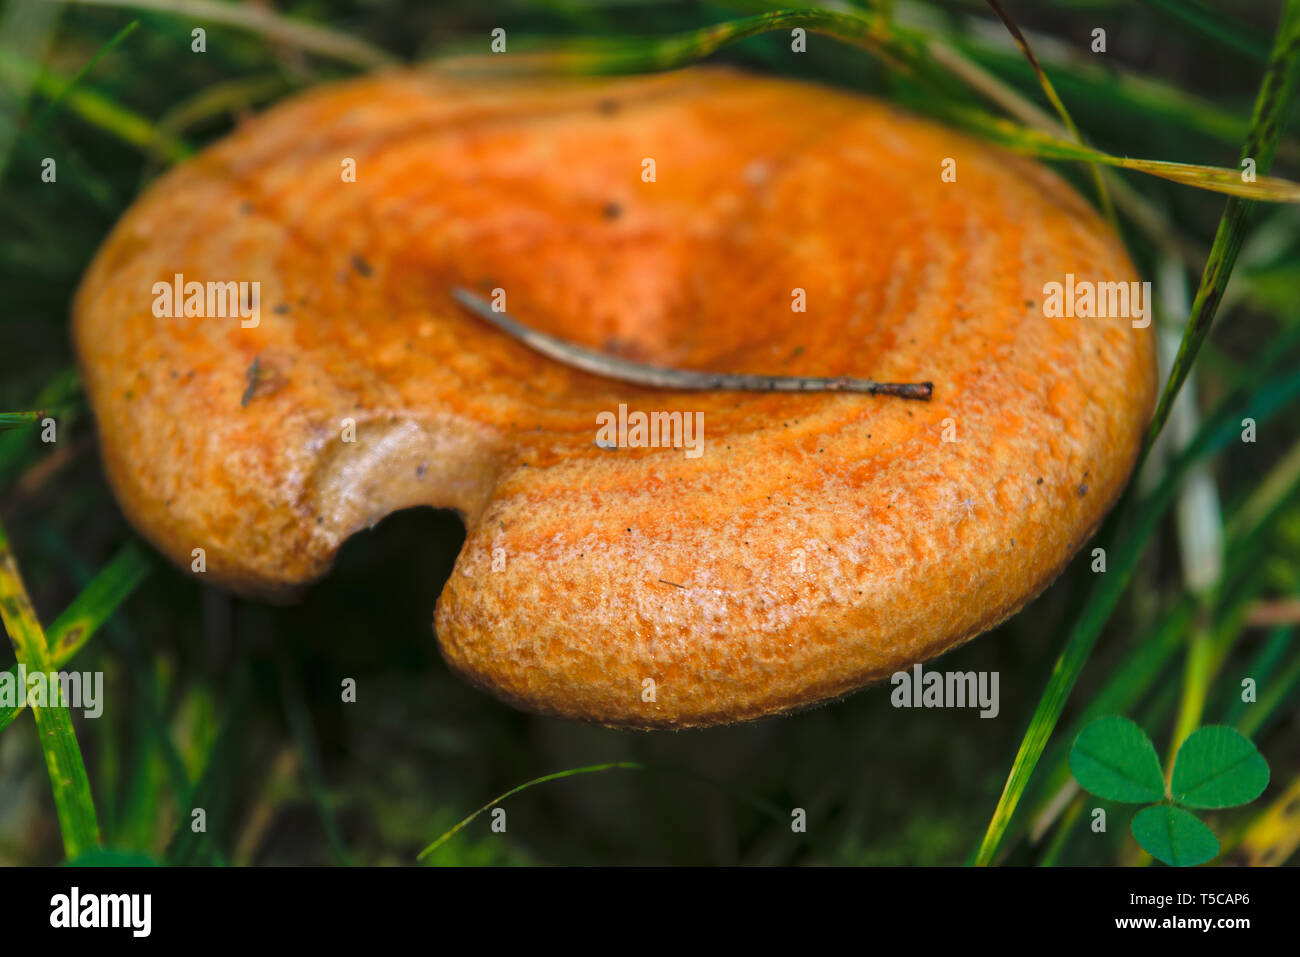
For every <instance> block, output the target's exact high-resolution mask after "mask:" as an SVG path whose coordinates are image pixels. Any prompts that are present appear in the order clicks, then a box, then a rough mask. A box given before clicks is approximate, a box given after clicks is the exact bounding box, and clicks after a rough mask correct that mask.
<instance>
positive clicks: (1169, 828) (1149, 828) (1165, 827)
mask: <svg viewBox="0 0 1300 957" xmlns="http://www.w3.org/2000/svg"><path fill="white" fill-rule="evenodd" d="M1132 831H1133V836H1134V837H1135V838H1137V842H1138V843H1139V844H1141V845H1142V848H1143V850H1145V851H1146V852H1147V853H1148V854H1150V855H1151V856H1152V857H1154V858H1156V859H1157V860H1161V861H1164V862H1165V863H1166V864H1169V865H1171V866H1173V867H1192V866H1194V865H1196V864H1204V863H1205V862H1206V861H1212V860H1214V859H1215V858H1216V857H1218V856H1219V839H1218V838H1217V837H1215V836H1214V832H1213V831H1211V830H1210V829H1209V828H1208V827H1206V826H1205V824H1203V823H1202V822H1201V820H1200V818H1198V817H1197V816H1196V815H1195V814H1193V813H1192V812H1191V811H1187V810H1184V809H1183V808H1180V807H1176V806H1174V805H1172V804H1156V805H1154V806H1152V807H1144V808H1143V809H1142V810H1140V811H1138V812H1137V814H1135V815H1134V816H1133V824H1132Z"/></svg>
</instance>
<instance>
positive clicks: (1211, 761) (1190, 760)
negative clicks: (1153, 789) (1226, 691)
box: [1170, 725, 1268, 808]
mask: <svg viewBox="0 0 1300 957" xmlns="http://www.w3.org/2000/svg"><path fill="white" fill-rule="evenodd" d="M1266 787H1268V762H1267V761H1265V760H1264V756H1263V755H1262V754H1260V753H1259V751H1258V749H1256V747H1255V745H1253V744H1252V743H1251V741H1250V739H1249V738H1248V737H1246V736H1245V735H1244V734H1242V733H1241V732H1239V731H1237V730H1235V729H1233V728H1228V727H1225V726H1223V725H1211V726H1210V727H1208V728H1201V729H1200V730H1199V731H1196V732H1194V733H1193V734H1191V735H1189V736H1188V738H1187V740H1186V741H1184V742H1183V746H1182V747H1181V748H1179V749H1178V758H1177V759H1176V760H1175V761H1174V774H1173V779H1172V781H1171V782H1170V790H1171V792H1172V794H1173V798H1174V800H1175V801H1177V802H1178V803H1179V804H1184V805H1186V806H1187V807H1200V808H1221V807H1236V806H1237V805H1238V804H1249V803H1250V802H1251V801H1253V800H1255V798H1257V797H1259V796H1260V795H1261V794H1263V793H1264V788H1266Z"/></svg>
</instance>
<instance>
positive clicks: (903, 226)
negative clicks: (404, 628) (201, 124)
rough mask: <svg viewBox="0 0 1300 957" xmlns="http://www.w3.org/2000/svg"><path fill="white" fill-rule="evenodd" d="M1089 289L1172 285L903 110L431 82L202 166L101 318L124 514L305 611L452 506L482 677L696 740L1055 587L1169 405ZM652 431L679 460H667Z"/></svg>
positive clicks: (1120, 326) (280, 125)
mask: <svg viewBox="0 0 1300 957" xmlns="http://www.w3.org/2000/svg"><path fill="white" fill-rule="evenodd" d="M946 159H952V160H954V161H955V163H956V169H957V170H958V176H957V181H956V182H955V183H954V182H945V181H943V179H942V178H941V176H940V169H941V163H942V162H943V161H944V160H946ZM647 160H650V161H651V162H650V163H648V164H647V162H646V161H647ZM349 170H351V172H352V174H353V175H351V176H349V175H348V172H349ZM648 170H651V171H652V172H653V175H649V176H648V175H647V171H648ZM1067 276H1074V277H1087V278H1088V279H1090V280H1110V281H1123V282H1126V281H1130V280H1132V279H1134V278H1135V277H1134V275H1133V270H1132V267H1131V265H1130V264H1129V262H1128V260H1127V258H1126V257H1125V254H1124V252H1123V250H1122V248H1121V246H1120V244H1119V242H1118V240H1117V239H1116V237H1115V236H1114V235H1113V234H1111V233H1110V232H1109V231H1108V230H1107V229H1106V228H1105V226H1104V225H1103V224H1102V223H1101V222H1100V221H1099V220H1098V218H1097V217H1096V216H1095V215H1094V213H1093V212H1092V211H1091V210H1090V209H1089V208H1088V206H1087V205H1086V204H1085V203H1084V202H1083V201H1082V200H1080V199H1079V197H1078V196H1077V195H1076V194H1075V193H1073V192H1072V191H1071V190H1070V189H1069V188H1068V187H1067V186H1065V185H1064V184H1063V183H1062V182H1061V181H1060V180H1059V179H1058V178H1057V177H1056V176H1055V175H1053V174H1052V173H1050V172H1049V171H1047V170H1046V169H1044V168H1043V167H1041V166H1039V165H1037V164H1035V163H1033V162H1030V161H1027V160H1024V159H1021V158H1017V157H1013V156H1010V155H1008V154H1006V153H1003V152H1001V151H998V150H995V149H993V148H990V147H988V146H985V145H982V144H979V143H976V142H973V141H971V140H969V139H966V138H964V137H962V136H960V135H958V134H956V133H954V132H952V131H950V130H947V129H943V128H941V127H938V126H935V125H932V124H929V123H926V122H923V121H920V120H917V119H915V118H912V117H910V116H908V115H906V114H903V113H900V112H898V111H897V110H895V109H893V108H891V107H889V106H887V105H884V104H881V103H878V102H875V101H873V100H870V99H865V98H862V97H858V96H854V95H850V94H846V93H840V92H836V91H832V90H828V89H824V88H821V87H818V86H813V85H809V84H804V83H795V82H788V81H784V80H778V79H770V78H763V77H757V76H749V75H744V74H740V73H735V72H730V71H725V70H717V69H694V70H687V71H682V72H679V73H673V74H667V75H660V76H654V77H643V78H630V79H618V80H604V81H599V82H593V81H573V80H548V81H538V80H535V79H530V80H528V81H527V82H501V83H495V84H493V83H486V84H485V83H483V82H482V81H481V80H480V81H476V82H475V83H473V84H461V83H458V82H456V81H453V80H449V79H446V78H436V77H434V76H433V75H431V74H428V73H425V72H420V71H410V72H401V73H394V74H389V75H385V76H381V77H376V78H370V79H364V80H360V81H356V82H351V83H347V84H344V85H341V86H337V87H330V88H325V89H321V90H317V91H314V92H311V93H309V94H307V95H304V96H300V97H298V98H296V99H294V100H292V101H290V102H288V103H286V104H284V105H282V106H279V107H277V108H275V109H274V110H272V111H270V112H269V113H267V114H266V115H264V116H263V117H261V118H260V119H258V120H257V121H255V122H253V123H250V124H248V126H247V127H246V128H243V129H241V130H240V131H238V132H237V133H235V134H234V135H232V136H230V137H229V138H227V139H225V140H223V141H222V142H220V143H218V144H216V145H215V146H214V147H212V148H210V149H209V150H207V151H206V152H204V153H203V154H201V155H200V156H198V157H197V158H195V159H194V160H192V161H189V162H187V163H184V164H182V165H181V166H179V167H178V168H176V169H175V170H173V171H172V172H171V173H170V174H168V175H167V176H166V177H164V178H163V179H162V180H161V181H159V182H158V183H157V184H156V185H154V186H153V187H152V188H151V189H150V190H149V192H148V193H147V194H146V195H145V196H144V197H142V198H141V199H140V200H139V201H138V202H137V203H136V204H135V205H134V206H133V207H132V208H131V209H130V210H129V211H128V213H127V214H126V215H125V216H124V217H123V219H122V221H121V222H120V223H119V224H118V226H117V227H116V229H115V230H114V232H113V234H112V236H111V237H110V238H109V239H108V241H107V242H106V243H105V245H104V247H103V249H102V250H101V251H100V253H99V255H98V256H97V258H96V260H95V262H94V263H93V265H92V266H91V268H90V270H89V272H88V273H87V275H86V277H85V280H84V282H83V284H82V287H81V290H80V292H79V295H78V298H77V302H76V307H75V319H74V333H75V338H76V343H77V348H78V352H79V355H80V359H81V365H82V369H83V372H84V376H85V380H86V384H87V389H88V391H89V395H90V398H91V402H92V405H93V407H94V410H95V413H96V416H97V419H98V423H99V429H100V436H101V440H102V448H103V453H104V461H105V466H106V469H107V472H108V475H109V478H110V481H111V483H112V485H113V488H114V490H115V492H116V494H117V497H118V500H119V501H120V502H121V504H122V507H123V509H124V510H125V512H126V514H127V515H128V517H129V518H130V519H131V520H132V522H133V523H134V524H135V525H136V526H137V527H138V528H139V529H140V531H141V532H142V533H143V534H144V535H146V536H147V537H148V538H149V539H150V540H151V541H153V542H154V543H155V544H156V545H157V546H158V547H159V548H160V549H161V550H162V551H163V552H164V553H166V554H167V555H168V556H170V557H171V558H172V559H173V560H174V561H176V562H177V563H179V564H181V565H182V567H186V568H188V567H191V565H192V562H193V555H194V554H195V551H194V550H195V549H203V554H204V556H205V561H206V574H207V575H208V576H209V577H210V578H212V579H216V580H217V581H218V582H221V583H223V584H225V585H227V586H229V587H231V588H233V589H236V590H238V591H241V592H245V593H249V594H255V595H263V596H280V597H283V596H285V595H289V594H292V593H293V592H294V591H295V590H296V589H299V588H301V587H302V586H303V585H305V584H306V583H308V582H310V581H312V580H314V579H316V578H318V577H320V576H321V575H322V574H324V573H325V572H326V571H327V570H328V568H329V566H330V563H331V562H332V560H333V558H334V556H335V554H336V552H337V550H338V548H339V546H340V544H341V543H342V542H343V540H344V539H346V538H347V537H348V536H349V535H351V534H352V533H353V532H354V531H356V530H358V529H360V528H364V527H366V526H368V525H370V524H372V523H374V522H375V521H377V520H378V519H379V518H381V517H382V516H384V515H386V514H388V513H390V512H392V511H394V510H396V509H401V508H405V507H409V506H414V505H432V506H436V507H440V508H453V509H456V510H458V511H459V512H460V513H461V515H462V516H463V517H464V519H465V523H466V528H467V535H466V541H465V545H464V549H463V551H462V553H461V555H460V556H459V559H458V561H457V563H456V566H455V569H454V571H453V572H452V575H451V578H450V580H449V581H448V582H447V584H446V586H445V588H444V589H443V592H442V594H441V596H440V597H439V599H438V603H437V613H436V629H437V634H438V639H439V641H440V642H441V645H442V648H443V651H444V654H445V656H446V659H447V661H448V663H449V664H450V665H451V666H452V667H453V668H454V669H455V670H457V671H458V672H459V673H461V674H462V675H464V676H465V677H467V678H468V679H469V680H471V681H473V682H475V683H476V684H478V685H480V686H482V687H484V688H486V689H488V690H489V691H491V692H492V693H494V694H496V695H498V696H499V697H501V698H503V699H505V700H507V701H509V702H511V703H513V704H516V705H518V706H520V707H523V708H528V709H530V710H534V711H538V712H542V713H546V714H555V715H563V716H566V717H571V718H577V719H582V720H587V721H596V722H602V723H605V724H611V725H622V726H632V727H684V726H691V725H704V724H713V723H720V722H727V721H735V720H740V719H747V718H754V717H759V716H761V715H766V714H771V713H774V712H779V711H784V710H788V709H792V708H797V707H801V706H805V705H809V704H813V703H816V702H819V701H824V700H827V699H829V698H833V697H836V696H838V695H842V694H844V693H846V692H848V691H851V690H853V689H855V688H858V687H861V686H862V685H864V684H867V683H869V682H871V681H874V680H877V679H880V678H882V677H886V676H888V675H889V674H890V673H892V672H894V671H896V670H898V669H900V668H905V667H907V666H909V665H911V664H912V663H914V662H916V661H919V660H923V659H926V658H929V657H931V656H933V655H936V654H939V653H940V652H942V651H944V650H946V649H948V648H951V647H953V646H954V645H956V644H959V643H961V642H963V641H965V640H967V639H969V638H970V637H972V636H974V635H976V634H978V633H979V632H981V631H983V630H985V629H987V628H989V627H991V626H992V625H994V624H996V623H997V622H999V621H1001V620H1002V619H1004V618H1006V617H1007V616H1008V615H1010V614H1012V613H1013V612H1014V611H1016V610H1017V609H1018V608H1020V607H1021V606H1022V605H1023V604H1024V603H1025V602H1026V601H1027V600H1028V599H1029V598H1031V597H1032V596H1034V595H1035V594H1037V593H1038V592H1039V591H1040V590H1041V589H1042V588H1043V587H1045V586H1046V585H1047V584H1048V583H1049V582H1050V581H1051V580H1052V579H1053V577H1054V576H1055V575H1056V574H1057V573H1058V572H1059V570H1060V569H1061V568H1062V567H1063V565H1064V564H1065V562H1066V561H1067V560H1068V559H1069V557H1070V556H1071V555H1072V554H1073V553H1074V552H1075V551H1076V550H1077V549H1078V548H1079V546H1080V545H1081V544H1082V543H1083V542H1084V541H1085V540H1086V539H1087V537H1088V535H1089V534H1090V533H1091V531H1092V530H1093V528H1094V527H1095V526H1096V524H1097V523H1098V522H1099V521H1100V519H1101V517H1102V516H1103V515H1104V513H1105V512H1106V511H1107V509H1108V508H1109V507H1110V505H1111V504H1112V503H1113V502H1114V500H1115V498H1116V497H1117V496H1118V494H1119V492H1120V490H1121V488H1122V486H1123V484H1124V483H1125V481H1126V480H1127V477H1128V474H1129V472H1130V470H1131V469H1132V466H1133V463H1134V461H1135V458H1136V455H1137V449H1138V444H1139V440H1140V435H1141V431H1142V427H1143V425H1144V424H1145V422H1146V420H1147V419H1148V417H1149V415H1150V411H1151V406H1152V403H1153V397H1154V388H1155V367H1154V353H1153V347H1152V339H1151V335H1150V332H1149V330H1145V329H1139V328H1134V325H1133V323H1131V322H1130V321H1129V320H1128V319H1126V318H1107V319H1098V318H1091V319H1090V318H1076V317H1070V318H1066V317H1062V316H1059V315H1050V316H1049V315H1045V314H1044V308H1043V289H1044V286H1045V284H1046V283H1048V282H1051V281H1064V280H1065V278H1066V277H1067ZM176 277H183V279H184V281H185V282H198V283H200V284H207V283H211V282H241V281H242V282H248V283H250V284H251V283H259V284H260V285H259V286H258V287H257V288H258V289H259V290H260V297H259V298H260V312H259V315H258V321H257V322H256V323H255V324H252V323H250V322H248V321H247V320H245V321H243V322H241V321H240V320H239V319H238V318H232V317H229V316H227V317H225V318H223V317H220V316H186V315H180V316H174V317H171V318H166V317H162V318H160V317H159V316H156V315H155V314H154V310H152V309H151V301H152V300H151V292H152V290H153V288H154V285H155V283H159V282H163V283H168V282H174V281H176ZM458 286H465V287H468V288H469V289H471V290H474V291H476V294H477V295H480V296H483V297H486V298H488V299H489V300H497V299H504V300H505V302H504V303H503V305H505V306H507V307H508V310H509V312H510V313H511V314H514V315H516V316H518V317H521V318H523V319H526V321H527V322H528V323H529V325H530V326H531V327H532V328H534V329H536V330H537V331H538V332H541V333H544V334H547V335H549V336H552V337H554V338H555V339H559V340H563V341H566V342H570V343H573V344H574V345H575V346H579V347H582V348H585V349H587V350H590V351H595V352H599V353H603V354H607V355H611V356H617V357H621V358H623V359H626V360H629V361H633V362H637V363H641V364H650V365H654V366H659V367H670V368H679V369H688V370H697V371H710V372H728V373H761V374H768V375H785V376H805V377H812V376H824V377H841V376H848V377H855V378H873V379H879V380H883V381H895V382H915V381H922V380H932V381H933V382H934V383H935V392H934V398H933V401H931V402H928V403H915V402H908V401H904V400H900V399H896V398H889V397H872V396H867V395H846V394H837V393H830V392H813V393H794V394H751V393H739V392H732V391H706V392H682V391H675V390H663V389H653V388H646V387H639V386H634V385H630V384H627V383H622V382H618V381H615V380H612V379H607V378H602V377H599V376H593V375H591V374H590V373H586V372H582V371H580V370H577V369H574V368H571V367H569V366H567V365H565V364H563V363H559V362H556V361H554V360H552V359H549V358H547V357H545V356H543V355H541V354H539V353H538V352H536V351H535V350H533V349H531V348H529V347H528V346H527V345H526V344H525V343H521V342H519V341H517V340H516V339H514V338H511V337H509V336H505V335H502V334H501V332H499V331H498V330H496V329H493V328H492V327H491V326H489V325H487V324H485V323H483V322H482V321H481V320H480V319H478V318H477V317H475V316H473V315H471V314H470V313H469V312H467V311H466V310H465V309H463V308H462V307H461V306H460V305H458V303H457V302H456V301H455V299H454V298H453V296H452V292H451V290H453V289H454V288H456V287H458ZM202 288H203V290H204V292H205V293H206V290H207V289H208V288H209V287H208V286H207V285H203V286H202ZM183 292H184V290H183V289H182V293H183ZM181 298H184V297H183V296H182V297H181ZM204 306H206V301H205V302H204ZM246 311H247V310H246ZM182 312H184V310H182ZM636 413H645V414H646V416H647V420H648V421H656V420H652V419H650V416H651V415H653V414H654V413H660V414H662V415H661V418H659V419H658V420H657V421H658V422H660V423H663V422H667V423H669V426H670V428H672V427H674V426H675V424H676V423H680V428H681V429H682V433H683V434H682V435H681V436H680V438H681V439H682V441H681V442H679V443H677V444H678V446H679V447H659V448H655V447H642V446H639V445H637V443H635V442H632V441H629V440H631V439H632V438H633V435H634V433H635V432H636V427H635V426H634V425H633V423H634V422H640V421H641V420H640V419H636V418H634V417H635V414H636ZM610 417H613V421H614V422H615V423H616V427H615V430H614V432H612V433H610V434H611V435H613V437H614V441H612V442H611V441H604V440H599V439H600V435H599V429H600V427H601V423H605V424H609V423H610V421H611V419H610ZM621 423H626V424H627V425H628V429H627V431H626V432H620V431H619V430H618V428H617V424H621ZM687 428H690V429H692V430H693V431H692V432H691V434H690V437H689V443H688V441H687V438H688V437H687V436H686V435H685V434H684V433H685V430H686V429H687ZM697 429H702V443H700V444H699V446H698V448H699V452H700V454H699V455H698V456H696V455H692V454H689V453H690V452H691V449H692V447H694V445H695V443H696V440H697V439H699V438H700V432H699V431H697ZM637 434H639V433H637ZM645 437H646V438H647V439H648V438H649V435H648V433H647V434H646V436H645ZM671 444H672V440H671V437H670V440H669V445H671ZM611 446H612V447H611Z"/></svg>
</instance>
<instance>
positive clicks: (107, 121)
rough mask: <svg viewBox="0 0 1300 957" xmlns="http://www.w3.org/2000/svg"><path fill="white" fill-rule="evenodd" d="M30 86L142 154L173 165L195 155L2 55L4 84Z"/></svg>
mask: <svg viewBox="0 0 1300 957" xmlns="http://www.w3.org/2000/svg"><path fill="white" fill-rule="evenodd" d="M15 79H17V80H20V81H22V82H25V83H30V84H31V85H32V86H33V88H34V89H35V90H36V92H38V93H40V94H41V95H42V96H44V97H47V98H50V99H53V98H55V97H60V98H61V99H62V101H63V103H64V104H66V106H67V109H68V110H69V111H70V112H71V113H73V114H74V115H75V116H77V117H78V118H79V119H81V120H83V121H84V122H86V123H89V124H90V125H91V126H94V127H96V128H98V129H101V130H103V131H104V132H106V133H109V134H111V135H113V136H115V137H117V138H118V139H120V140H122V141H123V142H124V143H128V144H130V145H131V146H134V147H136V148H137V149H140V150H156V151H158V152H160V153H162V154H163V155H164V156H166V157H167V159H168V160H171V161H173V162H176V161H179V160H182V159H184V158H185V157H187V156H189V155H190V154H191V153H193V152H194V151H193V149H191V148H190V147H189V146H188V145H186V144H185V143H183V142H181V141H180V140H177V139H175V138H174V137H169V136H167V135H166V134H164V133H162V132H161V131H160V130H158V129H157V128H156V127H155V126H154V124H153V123H151V122H149V120H147V119H146V118H145V117H143V116H141V115H139V114H138V113H135V112H132V111H131V110H129V109H127V108H126V107H124V106H122V105H120V104H118V103H116V102H114V101H113V100H110V99H109V98H108V97H106V96H103V95H101V94H99V93H96V92H95V91H93V90H87V89H84V88H79V87H73V86H72V85H71V84H70V83H69V81H68V80H67V79H66V78H63V77H60V76H57V75H55V74H54V73H52V72H50V71H48V70H42V69H40V68H39V67H37V66H34V65H33V64H31V63H29V62H28V61H26V60H24V59H23V58H22V57H19V56H16V55H14V54H12V53H9V52H0V80H4V81H6V82H11V83H12V82H14V80H15Z"/></svg>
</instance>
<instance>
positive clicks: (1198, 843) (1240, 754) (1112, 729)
mask: <svg viewBox="0 0 1300 957" xmlns="http://www.w3.org/2000/svg"><path fill="white" fill-rule="evenodd" d="M1070 771H1071V773H1073V775H1074V779H1075V780H1076V781H1078V782H1079V786H1080V787H1081V788H1083V789H1084V790H1085V791H1087V792H1089V793H1090V794H1095V795H1096V796H1097V797H1099V798H1102V799H1104V800H1107V801H1119V802H1121V803H1125V804H1148V803H1150V804H1151V805H1152V806H1150V807H1145V808H1143V809H1142V810H1140V811H1138V813H1137V814H1136V815H1135V816H1134V818H1133V823H1132V827H1131V829H1132V831H1133V837H1134V838H1135V839H1136V840H1137V842H1138V844H1140V845H1141V846H1142V848H1143V849H1144V850H1145V851H1146V852H1147V853H1148V854H1150V855H1151V856H1152V857H1154V858H1156V859H1157V860H1161V861H1164V862H1165V863H1166V864H1171V865H1173V866H1175V867H1188V866H1191V865H1194V864H1204V863H1205V862H1206V861H1211V860H1213V859H1214V858H1215V857H1216V856H1218V853H1219V839H1218V838H1217V837H1215V836H1214V832H1213V831H1211V830H1210V829H1209V828H1208V827H1207V826H1206V825H1205V824H1204V823H1203V822H1202V821H1201V820H1200V819H1199V818H1198V817H1197V816H1196V815H1195V814H1193V813H1192V812H1191V811H1188V810H1187V808H1189V807H1192V808H1206V809H1215V808H1225V807H1236V806H1237V805H1239V804H1247V803H1249V802H1251V801H1253V800H1255V798H1257V797H1259V796H1260V795H1261V794H1262V793H1263V792H1264V788H1266V787H1267V786H1268V779H1269V770H1268V762H1267V761H1265V760H1264V756H1263V755H1262V754H1260V753H1259V750H1258V749H1257V748H1256V747H1255V745H1254V744H1252V743H1251V741H1250V739H1249V738H1247V737H1246V736H1245V735H1243V734H1241V733H1240V732H1239V731H1236V730H1235V729H1233V728H1229V727H1227V726H1225V725H1210V726H1208V727H1205V728H1200V729H1199V730H1197V731H1195V732H1193V733H1192V734H1190V735H1188V737H1187V740H1185V741H1184V742H1183V744H1182V746H1181V747H1180V748H1179V749H1178V755H1177V757H1175V759H1174V769H1173V773H1172V774H1171V775H1170V786H1169V791H1170V794H1169V797H1168V799H1166V795H1165V782H1164V776H1163V775H1162V773H1161V771H1160V759H1159V757H1157V755H1156V748H1155V745H1154V744H1152V743H1151V739H1150V738H1149V737H1147V734H1146V732H1145V731H1143V730H1142V729H1141V728H1139V727H1138V726H1137V725H1136V724H1134V723H1133V722H1132V721H1130V720H1129V719H1128V718H1124V717H1121V716H1119V715H1108V716H1107V717H1104V718H1098V719H1097V720H1096V721H1094V722H1092V723H1091V724H1089V725H1088V726H1087V727H1086V728H1084V729H1083V730H1082V731H1080V732H1079V736H1078V737H1077V738H1075V740H1074V746H1073V747H1072V748H1071V749H1070ZM1154 802H1161V803H1158V804H1157V803H1154Z"/></svg>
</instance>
